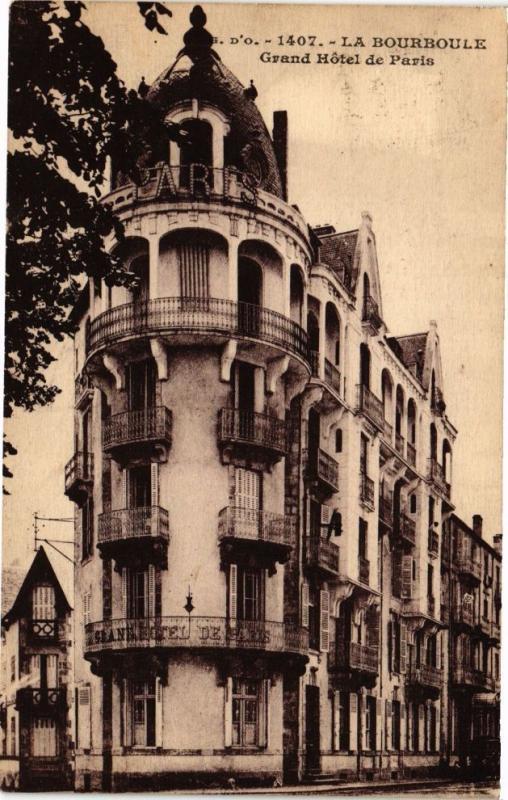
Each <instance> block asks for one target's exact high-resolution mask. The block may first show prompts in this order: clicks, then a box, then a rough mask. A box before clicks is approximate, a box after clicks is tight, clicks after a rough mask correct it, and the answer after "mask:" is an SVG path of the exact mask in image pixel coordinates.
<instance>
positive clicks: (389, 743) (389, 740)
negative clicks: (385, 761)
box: [385, 700, 392, 750]
mask: <svg viewBox="0 0 508 800" xmlns="http://www.w3.org/2000/svg"><path fill="white" fill-rule="evenodd" d="M385 726H386V732H385V737H386V749H387V750H391V749H392V701H391V700H387V701H386V705H385Z"/></svg>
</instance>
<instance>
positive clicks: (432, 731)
mask: <svg viewBox="0 0 508 800" xmlns="http://www.w3.org/2000/svg"><path fill="white" fill-rule="evenodd" d="M436 718H437V713H436V708H435V706H434V705H431V706H430V707H429V708H428V731H429V741H428V745H429V748H428V749H429V751H430V752H431V753H435V752H436V751H437V747H436Z"/></svg>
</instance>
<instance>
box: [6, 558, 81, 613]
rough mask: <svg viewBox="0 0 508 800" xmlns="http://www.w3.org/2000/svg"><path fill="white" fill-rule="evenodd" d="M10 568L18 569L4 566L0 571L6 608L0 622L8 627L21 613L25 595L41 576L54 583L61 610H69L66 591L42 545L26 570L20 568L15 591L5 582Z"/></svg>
mask: <svg viewBox="0 0 508 800" xmlns="http://www.w3.org/2000/svg"><path fill="white" fill-rule="evenodd" d="M10 569H16V571H18V570H19V568H18V567H16V568H6V569H4V570H3V573H2V610H3V607H4V603H5V606H6V609H7V610H6V611H5V613H2V624H4V625H6V626H7V627H8V626H9V625H10V624H11V623H12V622H13V621H14V620H15V619H17V618H18V616H19V615H20V614H22V613H23V605H24V601H25V598H26V595H27V593H28V592H29V591H30V589H31V588H32V586H33V585H34V583H35V582H36V581H37V580H40V578H41V576H42V577H43V579H45V580H49V581H51V583H52V584H53V585H54V587H55V595H56V601H57V604H58V605H59V606H60V607H61V608H62V610H64V611H66V612H68V611H70V610H71V606H70V605H69V601H68V600H67V596H66V593H65V592H64V590H63V588H62V585H61V583H60V581H59V580H58V577H57V574H56V571H55V568H54V566H53V564H52V563H51V561H50V560H49V558H48V555H47V553H46V551H45V550H44V548H43V547H39V549H38V550H37V553H36V554H35V556H34V559H33V561H32V563H31V565H30V567H29V569H28V571H27V572H25V571H24V570H21V572H22V575H21V583H20V585H18V587H17V591H15V590H14V586H13V587H12V589H11V588H10V587H9V585H7V583H6V578H7V579H8V577H9V572H10ZM6 573H7V576H6Z"/></svg>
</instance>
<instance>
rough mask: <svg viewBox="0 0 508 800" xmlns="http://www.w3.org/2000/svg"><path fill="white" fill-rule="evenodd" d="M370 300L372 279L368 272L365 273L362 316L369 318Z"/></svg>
mask: <svg viewBox="0 0 508 800" xmlns="http://www.w3.org/2000/svg"><path fill="white" fill-rule="evenodd" d="M369 300H370V280H369V276H368V275H367V273H366V272H364V273H363V308H362V318H363V319H368V316H369Z"/></svg>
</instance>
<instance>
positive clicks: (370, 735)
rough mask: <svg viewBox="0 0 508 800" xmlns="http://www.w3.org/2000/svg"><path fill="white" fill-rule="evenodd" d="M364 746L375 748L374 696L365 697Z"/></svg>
mask: <svg viewBox="0 0 508 800" xmlns="http://www.w3.org/2000/svg"><path fill="white" fill-rule="evenodd" d="M365 746H366V748H367V750H375V749H376V698H375V697H367V704H366V708H365Z"/></svg>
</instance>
